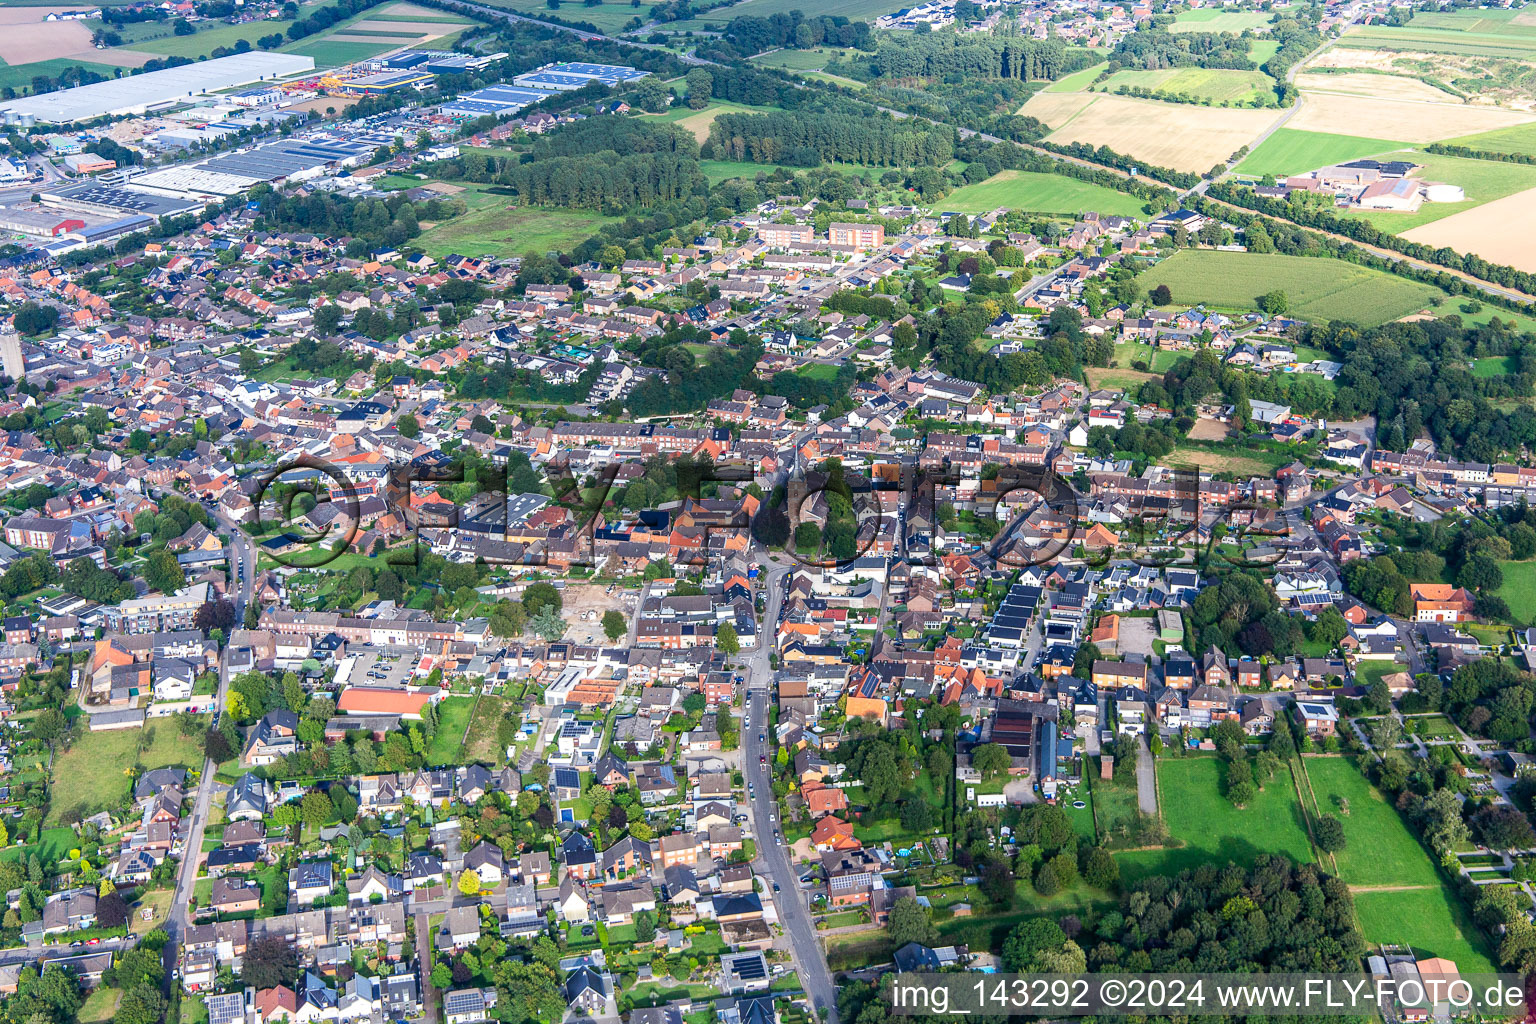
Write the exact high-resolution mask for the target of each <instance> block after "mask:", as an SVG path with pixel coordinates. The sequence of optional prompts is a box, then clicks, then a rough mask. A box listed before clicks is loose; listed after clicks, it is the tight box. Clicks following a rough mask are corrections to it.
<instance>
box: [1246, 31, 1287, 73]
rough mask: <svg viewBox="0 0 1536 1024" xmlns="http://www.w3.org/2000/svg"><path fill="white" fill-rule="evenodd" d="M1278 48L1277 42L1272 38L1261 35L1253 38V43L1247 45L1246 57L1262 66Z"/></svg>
mask: <svg viewBox="0 0 1536 1024" xmlns="http://www.w3.org/2000/svg"><path fill="white" fill-rule="evenodd" d="M1279 49H1280V44H1279V42H1277V41H1276V40H1274V39H1269V38H1264V37H1261V38H1259V39H1255V40H1254V41H1253V44H1252V45H1251V46H1249V47H1248V59H1249V60H1251V61H1253V62H1254V63H1255V64H1257V65H1258V66H1259V67H1263V66H1264V65H1265V64H1266V63H1267V62H1268V61H1269V59H1270V58H1271V57H1273V56H1274V55H1275V53H1276V52H1277V51H1278V50H1279Z"/></svg>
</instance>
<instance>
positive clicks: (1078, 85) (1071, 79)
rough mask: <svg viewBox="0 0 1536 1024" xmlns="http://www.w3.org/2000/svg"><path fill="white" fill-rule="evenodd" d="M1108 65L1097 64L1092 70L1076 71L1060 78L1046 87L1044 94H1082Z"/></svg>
mask: <svg viewBox="0 0 1536 1024" xmlns="http://www.w3.org/2000/svg"><path fill="white" fill-rule="evenodd" d="M1106 66H1107V65H1104V64H1095V65H1094V66H1093V67H1091V68H1084V69H1083V70H1081V71H1074V72H1072V74H1070V75H1068V76H1067V77H1065V78H1058V79H1057V80H1056V81H1054V82H1052V83H1051V84H1050V85H1048V86H1046V87H1045V89H1044V90H1043V91H1044V92H1081V91H1082V90H1083V89H1086V88H1087V87H1088V86H1089V85H1090V84H1091V83H1092V82H1093V80H1094V79H1095V78H1098V77H1099V73H1100V72H1102V71H1103V70H1104V68H1105V67H1106Z"/></svg>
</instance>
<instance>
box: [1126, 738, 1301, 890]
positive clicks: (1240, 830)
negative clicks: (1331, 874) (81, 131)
mask: <svg viewBox="0 0 1536 1024" xmlns="http://www.w3.org/2000/svg"><path fill="white" fill-rule="evenodd" d="M1223 771H1224V768H1223V765H1222V762H1221V761H1219V760H1218V759H1217V758H1214V757H1189V758H1168V757H1164V758H1160V759H1159V760H1158V762H1157V784H1158V797H1159V800H1160V802H1161V806H1162V808H1163V820H1164V822H1166V823H1167V825H1168V833H1169V835H1170V837H1171V838H1172V839H1173V840H1174V841H1175V842H1181V843H1182V844H1183V845H1182V846H1178V847H1173V848H1170V849H1165V850H1132V851H1128V852H1125V853H1119V854H1116V855H1115V856H1116V858H1117V859H1118V860H1119V861H1120V873H1121V875H1122V877H1125V878H1128V879H1130V880H1136V879H1140V878H1145V877H1146V876H1147V875H1163V874H1177V873H1178V872H1180V871H1182V870H1184V869H1185V868H1191V867H1196V866H1198V865H1200V864H1207V863H1214V864H1218V865H1224V864H1226V863H1227V862H1228V861H1235V862H1237V863H1239V864H1242V865H1244V866H1247V865H1251V864H1252V863H1253V862H1254V860H1255V858H1257V857H1258V856H1259V855H1260V854H1263V853H1281V854H1284V855H1285V856H1287V857H1289V858H1290V859H1291V860H1292V861H1295V862H1297V863H1305V862H1310V861H1311V860H1312V843H1311V840H1310V839H1308V838H1307V829H1306V824H1305V822H1304V820H1303V816H1302V809H1301V804H1300V803H1299V802H1298V801H1297V799H1296V787H1295V785H1294V784H1293V783H1292V781H1291V776H1290V773H1289V772H1288V771H1287V772H1284V773H1281V774H1278V775H1276V776H1275V777H1274V778H1272V779H1270V780H1269V781H1268V782H1266V783H1265V784H1264V788H1263V789H1262V790H1260V791H1259V794H1258V796H1257V797H1255V798H1254V800H1253V802H1252V803H1251V804H1249V805H1248V806H1247V807H1244V808H1242V809H1239V808H1237V807H1234V806H1232V803H1231V801H1229V800H1228V799H1227V797H1226V794H1225V793H1223V792H1222V788H1221V778H1222V772H1223Z"/></svg>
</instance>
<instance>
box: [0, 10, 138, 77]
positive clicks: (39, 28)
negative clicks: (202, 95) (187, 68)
mask: <svg viewBox="0 0 1536 1024" xmlns="http://www.w3.org/2000/svg"><path fill="white" fill-rule="evenodd" d="M79 9H80V8H78V7H0V29H3V31H0V60H3V61H5V63H7V64H10V65H12V66H13V67H14V66H18V65H23V64H32V63H35V62H37V61H43V60H54V59H57V58H60V57H76V58H79V59H80V60H89V61H91V62H93V63H98V64H121V65H122V66H124V67H135V68H136V67H138V66H139V65H141V64H143V63H144V62H145V61H147V60H149V59H150V57H152V56H154V54H149V53H136V52H134V51H132V50H98V49H96V47H95V46H93V45H92V44H91V33H92V31H94V29H96V28H99V27H100V26H101V22H99V21H44V20H43V18H44V17H45V16H46V15H47V14H48V13H49V12H50V11H70V10H79Z"/></svg>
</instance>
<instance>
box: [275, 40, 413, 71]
mask: <svg viewBox="0 0 1536 1024" xmlns="http://www.w3.org/2000/svg"><path fill="white" fill-rule="evenodd" d="M439 42H441V40H439ZM400 46H401V44H400V43H398V42H394V43H389V42H383V41H380V42H377V43H347V42H334V41H332V40H330V39H327V38H325V37H323V36H322V37H321V38H318V39H315V40H313V41H311V40H308V39H305V40H302V41H300V42H298V43H295V44H294V45H293V46H291V47H289V48H288V49H287V50H286V51H285V52H287V53H296V54H298V55H300V56H301V57H313V58H314V59H315V67H317V68H339V67H341V66H342V65H344V64H354V63H356V62H357V61H360V60H368V59H370V58H372V57H377V56H378V55H379V54H381V53H388V52H389V51H390V50H398V49H399V48H400Z"/></svg>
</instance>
